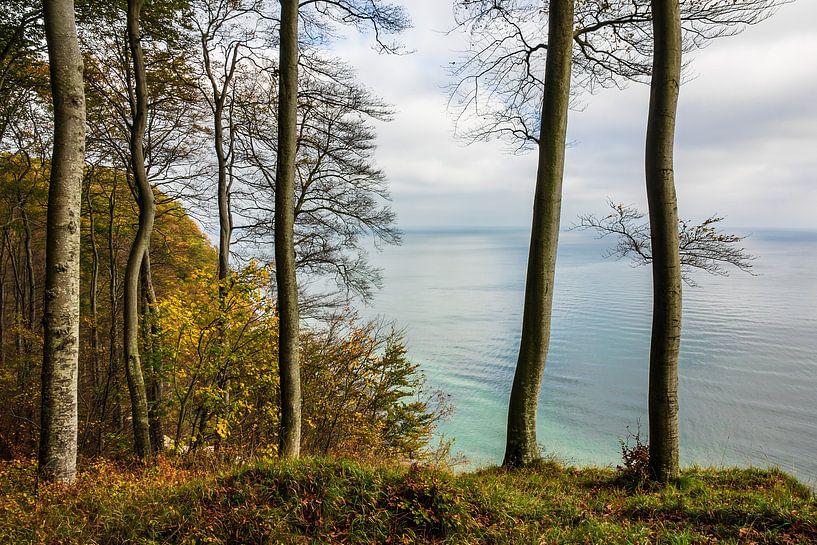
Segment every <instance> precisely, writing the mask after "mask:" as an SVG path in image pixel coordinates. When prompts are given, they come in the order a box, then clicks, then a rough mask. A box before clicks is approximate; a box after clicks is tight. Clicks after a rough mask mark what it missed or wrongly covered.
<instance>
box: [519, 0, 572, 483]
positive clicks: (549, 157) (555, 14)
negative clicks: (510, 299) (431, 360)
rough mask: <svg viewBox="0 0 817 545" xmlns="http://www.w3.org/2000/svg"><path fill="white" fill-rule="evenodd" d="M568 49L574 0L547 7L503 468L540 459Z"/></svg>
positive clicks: (557, 234)
mask: <svg viewBox="0 0 817 545" xmlns="http://www.w3.org/2000/svg"><path fill="white" fill-rule="evenodd" d="M572 45H573V0H558V1H553V2H551V3H550V13H549V20H548V51H547V62H546V66H545V89H544V97H543V99H542V119H541V127H540V128H541V135H540V138H539V164H538V170H537V173H536V193H535V196H534V203H533V226H532V229H531V242H530V253H529V255H528V272H527V280H526V283H525V308H524V314H523V317H522V339H521V341H520V346H519V358H518V360H517V363H516V374H515V375H514V380H513V387H512V389H511V399H510V403H509V407H508V435H507V443H506V445H505V460H504V462H503V465H504V466H506V467H516V466H521V465H524V464H528V463H530V462H532V461H533V460H535V459H536V458H537V457H538V456H539V448H538V445H537V443H536V408H537V403H538V398H539V388H540V386H541V383H542V373H543V372H544V370H545V362H546V360H547V353H548V344H549V342H550V315H551V308H552V305H553V280H554V275H555V270H556V247H557V245H558V241H559V218H560V213H561V205H562V177H563V174H564V158H565V140H566V134H567V111H568V102H569V100H570V71H571V61H572V57H571V55H572Z"/></svg>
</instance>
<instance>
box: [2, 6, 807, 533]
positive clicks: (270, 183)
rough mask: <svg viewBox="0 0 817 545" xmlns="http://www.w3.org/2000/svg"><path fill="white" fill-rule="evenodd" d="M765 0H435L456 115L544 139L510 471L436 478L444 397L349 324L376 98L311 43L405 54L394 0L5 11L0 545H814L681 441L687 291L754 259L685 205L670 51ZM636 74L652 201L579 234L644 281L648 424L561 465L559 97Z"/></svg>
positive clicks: (495, 131)
mask: <svg viewBox="0 0 817 545" xmlns="http://www.w3.org/2000/svg"><path fill="white" fill-rule="evenodd" d="M782 3H785V2H784V1H782V0H549V1H547V0H454V1H453V2H451V4H452V5H451V9H452V10H453V12H454V17H455V21H456V28H454V29H452V30H451V32H461V33H465V34H466V35H468V36H469V43H470V49H469V50H468V51H466V52H463V56H462V57H461V58H459V59H457V60H456V61H455V62H452V63H451V65H450V68H449V74H448V75H449V76H450V81H451V85H450V88H449V90H448V92H449V96H450V102H449V104H450V110H451V115H452V118H453V125H454V130H455V131H456V132H457V133H458V134H459V135H460V136H461V137H462V138H463V139H464V140H465V141H481V140H492V141H493V140H497V141H503V142H505V143H506V144H508V143H509V144H510V145H511V147H513V148H516V149H518V150H531V151H533V152H535V153H536V154H537V157H538V168H537V171H536V172H531V180H532V181H533V182H534V183H535V195H534V200H533V202H532V203H531V207H532V210H533V215H532V225H531V239H530V253H529V259H528V265H527V276H526V286H525V298H524V316H523V320H522V323H521V324H520V328H521V333H522V334H521V341H520V346H519V352H518V360H517V363H516V371H515V376H514V380H513V385H512V389H511V396H510V400H509V403H508V424H507V437H506V448H505V456H504V460H503V463H502V465H501V467H498V468H488V469H484V470H481V471H477V472H471V473H467V472H466V473H462V472H460V473H458V474H455V473H453V472H452V470H451V467H452V464H453V463H454V460H453V459H452V458H451V443H450V442H448V441H447V440H446V439H445V438H444V437H443V438H441V437H439V436H438V435H437V434H436V428H437V425H438V424H439V423H440V422H441V421H442V420H443V419H445V418H446V417H447V415H449V414H450V413H451V411H452V410H454V408H453V407H452V406H451V403H450V401H449V399H448V397H447V396H446V394H445V393H444V392H440V391H435V390H434V389H432V388H430V387H429V386H428V385H427V383H426V380H425V378H424V375H423V373H422V370H421V369H420V367H419V365H418V364H416V363H413V362H412V361H411V359H410V357H409V353H410V350H409V349H410V347H407V346H406V343H405V341H404V338H403V335H402V334H401V332H400V330H399V329H397V328H396V327H395V326H394V325H392V324H390V323H388V322H386V321H383V320H381V321H371V320H364V319H362V318H361V317H360V316H359V314H358V312H357V311H356V310H355V307H356V306H359V305H362V304H365V303H366V302H368V301H369V300H370V299H371V298H372V296H373V294H374V293H375V292H376V290H377V289H378V287H379V286H380V285H381V282H382V279H381V276H380V273H379V271H378V270H377V269H376V268H375V267H373V266H372V265H371V264H370V263H369V260H368V256H367V252H366V248H367V244H369V242H370V241H372V240H373V241H374V243H375V245H376V246H385V245H393V244H399V243H400V241H401V233H400V231H399V229H398V226H397V218H396V215H395V213H394V212H393V210H392V209H391V207H390V193H389V186H388V179H387V176H386V173H385V172H383V171H382V170H380V169H379V168H378V166H377V164H376V161H375V154H376V141H377V135H376V132H375V125H376V124H377V123H380V122H387V121H388V120H390V119H391V118H392V117H393V115H394V110H393V106H392V105H389V104H387V103H385V102H384V101H383V100H381V99H380V98H379V97H378V96H377V94H376V90H371V89H368V88H366V87H365V86H364V85H362V84H361V83H359V82H358V81H357V80H356V75H355V70H354V67H353V66H351V65H349V64H347V62H346V61H345V60H344V59H342V58H338V57H337V56H336V55H335V53H334V51H333V44H334V43H336V40H338V39H339V36H340V35H342V34H344V33H348V32H353V31H354V32H360V33H362V34H363V35H364V36H365V37H366V38H367V39H368V40H370V42H371V45H372V47H374V48H375V49H377V50H378V51H380V52H381V53H382V54H384V55H400V54H410V49H411V44H405V43H402V42H401V39H400V38H401V36H400V34H401V32H403V31H404V30H406V29H407V28H409V27H410V25H411V20H410V8H411V6H410V5H409V3H406V5H405V6H400V5H397V4H393V3H390V2H388V1H385V0H280V1H267V0H44V1H43V3H42V4H41V3H39V2H37V1H36V0H3V4H2V10H1V11H0V228H1V229H2V232H0V399H2V400H3V408H2V411H0V491H2V494H0V541H4V542H9V543H18V542H19V543H24V542H30V543H37V542H41V543H125V542H127V543H204V542H213V543H278V542H286V543H290V542H291V543H314V542H317V543H322V542H326V543H346V542H349V543H351V542H355V543H358V542H359V543H381V542H382V543H397V542H401V543H410V542H423V543H425V542H462V543H480V542H491V543H523V542H524V543H527V542H531V543H563V542H564V543H658V542H660V543H704V542H734V543H812V542H814V541H813V540H817V507H815V503H814V498H813V496H812V493H811V492H810V491H809V490H808V489H807V488H806V487H804V486H803V485H801V484H800V483H797V482H796V481H795V480H794V479H793V478H791V477H789V476H787V475H785V474H783V473H782V472H779V471H777V470H768V471H766V470H753V469H728V470H726V469H724V470H703V469H700V468H689V469H683V468H682V467H681V463H680V459H679V450H680V441H681V438H680V437H679V432H678V411H679V407H678V358H679V349H680V339H681V335H682V332H681V310H682V287H683V284H684V283H685V282H687V283H689V282H691V277H690V276H689V275H688V272H689V271H690V270H691V269H694V268H697V269H703V270H704V271H707V272H710V273H713V274H726V273H727V271H728V270H729V268H732V267H736V268H737V269H740V270H744V271H748V270H751V261H752V258H753V256H751V255H749V254H748V253H747V252H746V251H745V250H744V249H743V248H742V247H741V241H742V240H743V239H742V237H740V236H736V235H731V234H727V233H723V232H722V231H720V229H719V222H720V220H721V218H719V217H717V216H712V217H710V218H709V219H707V220H706V221H705V222H704V223H702V224H700V225H694V224H691V223H689V222H685V221H683V220H679V217H678V210H677V201H676V195H675V181H674V173H673V144H674V134H675V122H676V112H677V105H678V100H679V89H680V88H681V78H682V73H683V69H684V66H685V62H686V60H685V57H684V56H685V55H686V54H687V53H688V52H690V51H692V50H694V49H696V48H699V47H702V46H704V45H705V44H706V43H707V42H709V41H710V40H713V39H716V38H725V37H728V36H730V35H732V34H735V33H737V32H740V31H741V30H743V29H744V28H746V27H747V26H748V25H753V24H757V23H762V21H763V20H764V19H766V18H768V17H770V16H772V15H773V12H774V8H776V7H777V6H778V5H780V4H782ZM628 82H638V83H644V84H647V85H649V87H650V100H649V103H648V104H645V105H644V108H645V111H648V113H649V119H648V125H647V138H646V146H645V150H644V158H645V172H646V176H645V188H646V195H647V200H648V204H649V207H648V210H647V212H646V213H642V212H640V211H638V210H635V209H633V208H631V207H627V206H624V205H619V204H616V203H613V202H611V207H612V212H611V214H610V215H609V216H606V217H601V218H599V217H596V216H592V215H586V216H582V217H581V218H580V221H579V224H578V225H577V226H576V227H577V228H580V229H590V230H593V231H595V232H597V233H598V234H599V235H601V236H608V235H609V236H612V237H614V238H615V240H616V241H617V246H616V247H615V249H614V250H612V251H611V253H613V254H615V255H620V256H631V257H633V259H635V260H636V261H639V262H642V263H644V264H646V265H648V266H649V267H650V268H651V270H652V277H653V321H652V330H651V348H650V357H649V361H645V362H644V369H645V373H647V372H648V373H649V429H648V432H649V433H648V440H646V441H644V442H642V441H641V439H640V438H638V440H637V441H636V444H635V445H629V444H627V445H622V457H623V459H622V465H621V467H619V468H617V469H595V468H585V469H578V468H569V467H564V466H563V465H561V464H559V463H558V462H556V461H553V460H543V458H542V455H541V453H540V442H539V440H538V439H537V435H536V414H537V404H538V400H539V393H540V387H541V382H542V380H546V377H545V378H544V379H543V376H544V369H545V362H546V360H547V356H548V350H549V338H550V328H551V322H550V320H551V311H552V300H553V291H554V290H553V289H552V288H553V284H554V273H555V263H556V251H557V247H558V238H559V230H560V222H561V216H560V214H561V195H562V182H563V178H564V163H565V161H564V159H565V147H566V145H567V142H566V131H567V123H568V111H569V109H570V108H571V105H572V103H573V100H574V99H575V97H576V96H578V95H579V94H581V93H592V92H594V91H595V90H597V89H600V88H607V87H615V86H619V85H623V84H626V83H628ZM509 160H513V159H512V158H509ZM645 218H646V219H645Z"/></svg>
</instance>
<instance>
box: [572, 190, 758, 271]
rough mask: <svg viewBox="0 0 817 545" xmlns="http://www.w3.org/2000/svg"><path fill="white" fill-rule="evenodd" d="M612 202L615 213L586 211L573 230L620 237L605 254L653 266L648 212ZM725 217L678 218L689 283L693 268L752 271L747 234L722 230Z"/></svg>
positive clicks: (680, 242)
mask: <svg viewBox="0 0 817 545" xmlns="http://www.w3.org/2000/svg"><path fill="white" fill-rule="evenodd" d="M608 204H609V205H610V208H611V209H612V210H613V211H612V213H610V214H608V215H607V216H604V217H601V218H600V217H597V216H595V215H594V214H582V215H581V216H579V222H578V223H576V224H575V225H573V227H572V229H579V230H582V231H586V230H588V229H589V230H593V231H595V232H596V234H597V235H598V237H599V238H604V237H607V236H613V237H617V239H618V240H617V242H616V246H615V247H614V248H612V249H610V250H609V251H607V252H606V255H605V257H616V258H622V257H627V256H630V258H631V259H632V262H633V264H634V265H650V264H651V263H652V262H653V259H652V242H651V240H650V225H649V223H644V222H643V221H642V220H643V219H644V217H645V214H644V213H643V212H641V211H640V210H638V209H637V208H635V207H634V206H627V205H624V204H618V203H614V202H612V201H610V202H609V203H608ZM723 219H724V218H723V217H720V216H717V215H713V216H710V217H708V218H707V219H705V220H704V221H703V222H701V223H700V224H694V223H692V222H691V221H687V220H679V221H678V243H679V246H678V248H679V253H680V259H681V279H682V280H683V281H684V283H686V284H687V285H689V286H694V285H695V281H694V280H693V278H692V276H691V273H692V270H693V269H698V270H702V271H706V272H708V273H709V274H714V275H719V276H728V275H729V270H728V269H727V266H730V265H731V266H733V267H736V268H737V269H738V270H741V271H744V272H748V273H751V271H752V261H753V260H754V256H753V255H751V254H750V253H749V252H748V251H747V250H746V248H744V247H742V246H739V244H740V243H741V242H742V241H743V240H744V239H746V237H745V236H740V235H734V234H729V233H724V232H723V231H720V230H719V225H718V224H719V223H720V222H721V221H723Z"/></svg>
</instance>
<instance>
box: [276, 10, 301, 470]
mask: <svg viewBox="0 0 817 545" xmlns="http://www.w3.org/2000/svg"><path fill="white" fill-rule="evenodd" d="M280 37H281V40H280V63H279V68H280V71H281V73H280V80H279V87H278V96H279V99H278V157H277V160H278V162H277V166H276V175H275V280H276V284H277V290H278V315H279V326H278V328H279V333H278V367H279V372H280V376H281V436H280V438H279V442H280V444H279V455H280V456H282V457H284V458H297V457H298V456H299V455H300V450H301V370H300V362H299V353H298V351H299V346H298V345H299V343H298V329H299V315H298V284H297V278H296V276H295V242H294V239H295V233H294V229H295V227H294V225H295V203H294V200H293V199H294V197H295V160H296V157H295V155H296V141H297V136H298V134H297V126H298V0H282V2H281V36H280Z"/></svg>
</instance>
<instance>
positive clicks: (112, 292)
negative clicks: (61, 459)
mask: <svg viewBox="0 0 817 545" xmlns="http://www.w3.org/2000/svg"><path fill="white" fill-rule="evenodd" d="M116 191H117V177H116V173H114V176H113V181H112V183H111V193H110V196H109V198H108V233H107V234H108V306H109V308H110V317H111V321H110V327H109V329H108V374H107V376H106V377H105V387H104V388H103V390H102V403H101V405H102V408H101V409H100V415H99V422H100V425H99V431H98V433H97V454H101V453H102V450H103V447H104V444H103V438H104V434H103V431H104V425H105V421H106V417H107V415H108V400H109V399H110V396H111V390H112V389H118V388H116V386H117V384H118V382H119V381H118V379H117V373H118V370H117V365H116V363H117V361H119V355H118V353H117V346H116V339H117V338H118V337H119V328H118V327H117V324H118V323H119V321H118V320H117V308H118V307H119V304H118V300H119V299H118V296H119V287H118V275H117V259H116V258H117V253H118V252H117V247H116V244H115V243H114V223H115V219H116Z"/></svg>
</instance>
